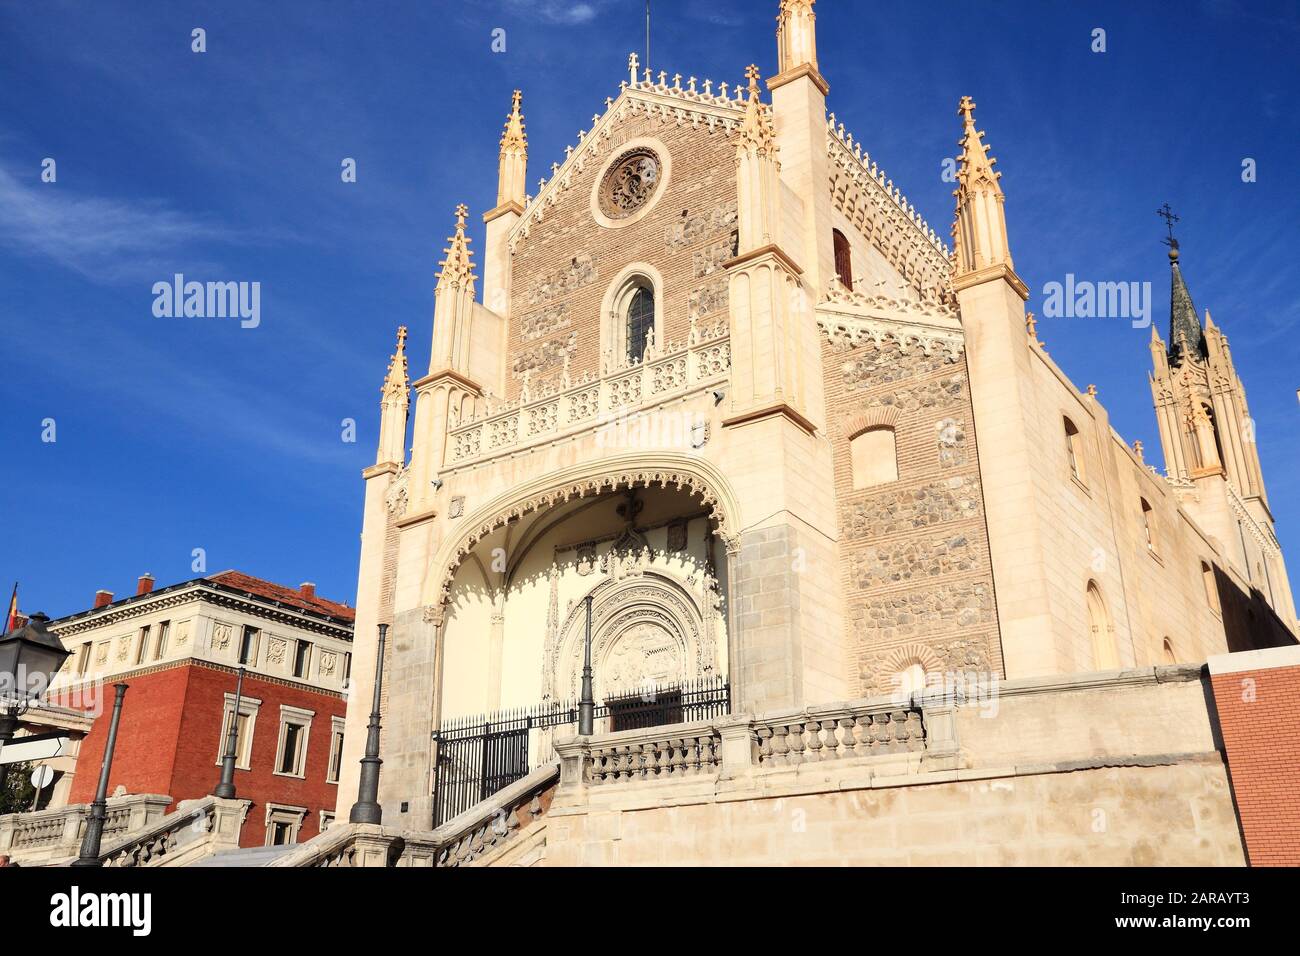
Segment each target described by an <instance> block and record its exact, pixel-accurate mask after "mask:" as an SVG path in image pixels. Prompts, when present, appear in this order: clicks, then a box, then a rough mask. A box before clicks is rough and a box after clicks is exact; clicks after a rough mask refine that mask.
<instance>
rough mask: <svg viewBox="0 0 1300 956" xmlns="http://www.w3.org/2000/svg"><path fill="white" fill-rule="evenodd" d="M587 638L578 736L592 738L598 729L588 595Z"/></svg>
mask: <svg viewBox="0 0 1300 956" xmlns="http://www.w3.org/2000/svg"><path fill="white" fill-rule="evenodd" d="M585 603H586V605H587V636H586V637H585V638H584V639H583V642H582V696H581V697H580V698H579V699H578V735H579V736H580V737H590V736H591V735H592V734H593V733H595V732H596V731H595V727H596V700H595V697H594V692H593V689H592V686H591V595H590V594H588V595H587V600H586V602H585Z"/></svg>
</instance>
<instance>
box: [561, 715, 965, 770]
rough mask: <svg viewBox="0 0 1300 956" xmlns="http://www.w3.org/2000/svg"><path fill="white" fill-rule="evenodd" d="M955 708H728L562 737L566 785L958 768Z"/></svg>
mask: <svg viewBox="0 0 1300 956" xmlns="http://www.w3.org/2000/svg"><path fill="white" fill-rule="evenodd" d="M955 728H956V724H955V720H954V714H953V707H952V705H951V704H950V703H944V704H942V705H935V706H931V705H928V704H926V705H915V704H900V703H898V702H896V701H893V700H889V699H886V698H873V699H868V700H862V701H856V702H850V703H842V704H831V705H824V706H818V707H811V708H805V709H802V710H797V711H789V712H778V713H771V714H765V715H761V716H757V717H754V716H750V715H748V714H732V715H729V716H726V717H718V718H713V719H711V720H706V721H699V722H696V723H692V724H676V725H671V726H664V727H650V728H647V729H644V730H629V731H620V732H618V733H612V734H600V735H596V736H592V737H571V738H568V739H567V740H560V741H557V742H556V744H555V749H556V752H557V753H558V754H559V755H560V767H561V769H560V787H561V791H573V790H579V789H583V788H604V787H608V786H611V785H615V786H617V785H626V784H638V783H641V784H644V783H653V782H674V781H681V782H685V781H691V780H715V779H730V778H735V777H738V776H743V775H749V774H753V773H765V772H769V771H770V772H777V771H788V770H791V769H797V768H799V767H801V766H804V765H809V764H820V763H824V762H827V761H847V760H863V759H865V760H874V759H877V758H887V759H889V760H892V761H893V762H896V763H897V762H902V763H907V762H908V761H909V760H910V761H911V762H916V761H918V760H921V759H924V761H925V762H926V763H927V765H928V766H930V767H931V768H933V769H940V768H943V769H948V768H951V767H955V766H956V759H957V753H958V747H957V740H956V729H955Z"/></svg>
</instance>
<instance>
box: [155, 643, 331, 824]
mask: <svg viewBox="0 0 1300 956" xmlns="http://www.w3.org/2000/svg"><path fill="white" fill-rule="evenodd" d="M190 685H191V691H190V697H189V700H188V701H187V704H186V707H185V713H184V716H183V719H182V722H181V734H180V741H179V746H178V748H177V753H176V775H175V777H174V786H173V790H172V796H174V797H175V798H176V799H178V800H185V799H189V798H191V797H201V796H203V795H204V794H206V793H210V792H211V791H212V787H213V786H214V784H215V783H216V781H217V779H218V777H219V776H220V772H221V770H220V768H219V767H218V766H217V764H216V760H217V754H218V752H219V750H220V748H221V746H222V742H221V741H220V737H221V712H222V706H223V704H224V701H225V697H224V695H225V694H227V693H230V694H233V693H234V692H235V675H234V674H233V673H229V672H226V671H222V670H216V669H213V668H207V667H195V668H193V673H192V675H191V677H190ZM244 693H245V694H246V695H247V696H249V697H252V698H255V699H257V700H260V701H261V702H262V705H261V707H260V709H259V710H258V713H257V722H256V724H255V725H254V727H253V750H252V759H251V761H250V769H248V770H236V771H235V790H236V792H237V793H238V795H239V796H240V797H242V798H244V799H248V800H252V801H253V806H252V807H251V808H250V809H249V811H248V818H247V820H246V821H245V823H244V830H243V833H242V834H241V835H240V840H239V843H240V846H261V845H262V844H263V843H265V842H266V804H267V802H271V803H283V804H288V805H290V806H295V807H306V808H307V816H306V818H305V819H304V820H303V825H302V830H301V831H300V832H299V834H298V839H299V841H303V840H309V839H311V838H312V837H314V836H315V835H316V834H317V833H319V832H320V811H321V810H333V809H334V804H335V803H336V796H337V791H338V787H337V786H336V785H335V784H332V783H326V782H325V772H326V768H327V765H328V763H329V750H330V723H331V722H330V717H342V716H343V714H344V711H345V710H346V709H347V705H346V704H345V703H344V702H343V700H342V699H341V698H340V697H339V696H338V695H331V694H324V693H320V692H317V691H310V690H306V689H303V688H301V687H298V686H294V685H289V684H281V683H278V682H275V681H270V680H266V679H263V678H260V677H254V676H252V675H250V676H247V677H245V679H244ZM281 704H285V705H288V706H290V707H300V708H302V709H304V710H311V711H315V714H316V716H315V717H313V718H312V724H311V733H310V735H309V736H308V739H307V762H306V765H305V773H306V777H305V779H301V780H300V779H298V778H296V777H285V776H279V775H277V774H275V773H274V770H275V754H276V747H277V745H278V743H279V737H280V705H281Z"/></svg>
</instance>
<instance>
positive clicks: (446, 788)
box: [433, 677, 731, 827]
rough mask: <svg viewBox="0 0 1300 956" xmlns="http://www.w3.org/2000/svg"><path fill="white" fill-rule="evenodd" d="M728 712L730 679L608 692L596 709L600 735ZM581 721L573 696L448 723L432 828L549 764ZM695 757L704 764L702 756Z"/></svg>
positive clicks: (439, 748)
mask: <svg viewBox="0 0 1300 956" xmlns="http://www.w3.org/2000/svg"><path fill="white" fill-rule="evenodd" d="M730 709H731V688H730V685H729V684H728V683H727V680H726V678H724V677H714V678H705V679H703V680H700V681H693V682H688V683H685V684H680V685H674V686H670V687H647V688H644V689H642V690H640V691H637V692H635V693H630V694H621V695H617V696H611V697H608V698H606V699H605V700H604V701H603V702H602V703H600V704H599V705H598V706H597V707H596V725H595V726H596V731H597V733H608V732H612V731H620V730H628V729H632V728H647V727H658V726H662V725H664V724H680V723H682V722H685V721H697V720H702V719H706V718H710V717H718V716H722V715H724V714H726V713H728V712H729V711H730ZM577 723H578V705H577V703H576V702H574V701H567V702H564V703H551V704H541V705H538V706H536V707H532V708H526V709H519V710H512V711H500V712H496V713H492V714H485V715H481V716H477V717H463V718H459V719H456V720H451V721H448V722H445V723H444V724H443V725H442V726H440V727H439V728H438V730H437V731H435V732H434V735H433V739H434V752H435V754H436V759H437V772H436V773H435V774H434V791H433V804H434V811H433V825H434V826H435V827H438V826H440V825H441V824H442V823H444V822H445V821H447V820H450V819H451V818H452V817H454V816H456V815H458V814H460V813H463V812H464V811H466V810H468V809H469V808H470V807H472V806H474V805H475V804H476V803H479V802H480V801H482V800H486V799H487V798H489V797H491V796H492V795H493V794H495V793H497V792H498V791H500V790H502V789H503V788H505V787H507V786H509V785H510V784H512V783H514V782H515V781H516V780H520V779H522V778H523V777H525V776H527V775H528V773H529V772H530V771H531V770H533V769H535V768H537V767H539V766H541V765H542V764H544V763H547V762H549V761H550V760H551V759H552V756H553V754H552V750H551V738H552V736H553V734H554V732H555V731H556V730H557V729H558V728H564V727H571V728H572V727H576V726H577ZM673 759H674V760H676V759H678V758H676V757H674V758H673ZM680 759H682V760H685V759H686V758H685V757H684V756H683V757H681V758H680ZM691 760H693V761H695V763H696V764H698V761H699V758H698V756H694V757H692V758H691Z"/></svg>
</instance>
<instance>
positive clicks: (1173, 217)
mask: <svg viewBox="0 0 1300 956" xmlns="http://www.w3.org/2000/svg"><path fill="white" fill-rule="evenodd" d="M1156 215H1157V216H1159V217H1160V218H1161V219H1163V220H1164V221H1165V227H1166V228H1167V229H1168V230H1169V238H1168V239H1166V240H1165V245H1167V246H1177V245H1178V240H1177V239H1175V238H1174V223H1176V222H1178V221H1179V220H1180V219H1181V217H1180V216H1179V215H1178V214H1177V213H1175V212H1174V211H1173V210H1172V209H1170V208H1169V203H1165V204H1164V205H1163V206H1161V207H1160V208H1159V209H1157V210H1156Z"/></svg>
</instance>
